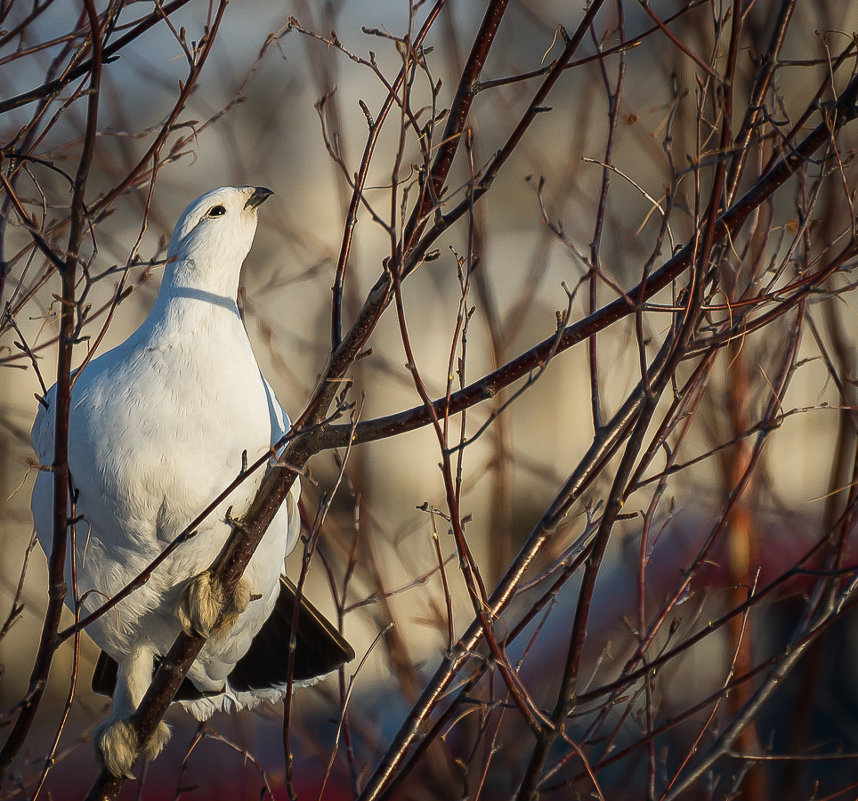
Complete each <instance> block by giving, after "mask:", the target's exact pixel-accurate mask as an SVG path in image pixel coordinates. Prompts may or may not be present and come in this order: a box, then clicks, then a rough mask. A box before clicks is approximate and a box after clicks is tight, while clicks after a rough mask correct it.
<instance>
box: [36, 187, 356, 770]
mask: <svg viewBox="0 0 858 801" xmlns="http://www.w3.org/2000/svg"><path fill="white" fill-rule="evenodd" d="M271 194H272V192H271V190H270V189H265V188H262V187H252V186H242V187H222V188H220V189H215V190H213V191H211V192H208V193H207V194H205V195H203V196H202V197H200V198H198V199H197V200H195V201H194V202H193V203H191V204H190V206H188V208H187V209H186V210H185V211H184V213H183V214H182V216H181V218H180V219H179V221H178V223H177V224H176V227H175V230H174V231H173V235H172V238H171V239H170V247H169V251H168V259H167V266H166V268H165V270H164V276H163V280H162V283H161V288H160V290H159V292H158V296H157V299H156V300H155V305H154V306H153V308H152V311H151V312H150V313H149V316H148V317H147V318H146V320H145V321H144V322H143V324H142V325H141V326H140V327H139V328H138V329H137V330H136V331H135V332H134V333H133V334H132V335H131V336H130V337H129V338H128V339H127V340H125V342H123V343H122V344H121V345H119V346H118V347H116V348H114V349H113V350H111V351H108V352H107V353H105V354H103V355H101V356H99V357H97V358H95V359H93V360H92V361H91V362H90V363H89V364H87V365H86V366H85V367H84V369H83V370H82V371H81V372H80V373H79V374H78V375H76V377H75V381H74V388H73V392H72V405H71V415H70V423H69V468H70V471H71V478H72V485H73V487H74V489H75V491H76V492H77V499H76V500H77V503H76V509H75V511H76V514H77V515H78V516H79V520H78V521H77V523H76V538H75V539H76V550H75V554H74V557H75V560H76V569H77V593H78V596H79V597H80V598H81V599H82V600H81V607H82V609H81V611H82V613H83V614H86V613H88V612H90V611H92V610H93V609H96V608H97V607H98V606H100V605H101V604H102V603H103V602H104V601H105V600H106V599H108V598H110V597H112V596H113V595H114V594H115V593H117V592H118V591H119V590H121V589H122V588H123V587H124V586H125V585H126V584H128V583H129V582H130V581H131V580H132V579H134V578H135V577H136V576H137V575H138V574H139V573H140V572H141V571H142V570H144V568H146V566H147V565H148V564H149V563H150V562H151V561H152V560H153V559H154V558H155V557H157V556H158V555H159V554H160V553H161V552H162V551H163V550H164V548H165V547H166V546H167V545H169V543H170V542H171V541H172V540H173V539H175V537H176V536H177V535H178V534H179V533H180V532H181V531H182V530H183V529H185V528H186V527H187V526H188V524H189V523H191V521H193V520H194V518H195V517H197V515H199V513H200V512H202V511H203V510H204V509H206V507H207V506H209V504H210V503H211V502H212V500H214V499H215V498H216V497H217V495H218V494H219V493H221V492H222V491H223V490H224V489H225V488H226V487H227V486H228V485H229V484H230V482H231V481H233V480H234V479H235V478H236V477H237V476H238V475H239V473H240V472H241V471H242V467H243V465H245V464H247V463H251V464H252V463H253V462H254V461H255V460H257V459H258V458H259V457H261V456H262V455H264V454H265V453H266V451H268V450H270V449H271V446H272V445H273V444H275V443H277V442H278V441H279V440H280V439H281V438H282V437H283V435H284V434H285V433H286V432H287V431H288V430H289V426H290V423H289V418H288V417H287V415H286V413H285V412H284V411H283V409H282V408H281V407H280V404H279V403H278V402H277V398H276V397H275V395H274V391H273V390H272V388H271V386H270V385H269V384H268V382H267V381H266V380H265V378H264V377H263V376H262V374H261V372H260V370H259V367H258V365H257V364H256V359H255V358H254V355H253V351H252V350H251V347H250V342H249V340H248V338H247V333H246V331H245V329H244V325H243V323H242V321H241V318H240V316H239V313H238V307H237V305H236V296H237V292H238V283H239V273H240V271H241V265H242V263H243V262H244V259H245V257H246V256H247V254H248V252H249V250H250V246H251V244H252V242H253V237H254V234H255V232H256V221H257V208H258V207H259V205H260V204H261V203H262V202H263V201H264V200H266V198H268V197H269V196H270V195H271ZM55 396H56V388H55V387H54V388H52V389H51V390H50V391H49V392H48V393H47V395H46V397H45V401H46V403H45V405H44V406H42V407H41V408H40V409H39V413H38V415H37V417H36V421H35V423H34V425H33V431H32V439H33V445H34V447H35V449H36V452H37V454H38V456H39V459H40V462H41V463H42V464H43V465H49V464H50V463H51V462H52V460H53V449H54V444H53V441H54V401H55ZM262 478H263V471H261V470H258V471H256V473H255V474H253V475H251V476H250V477H249V478H248V479H247V480H246V481H244V482H243V483H242V484H241V485H240V486H239V487H237V488H236V489H235V490H234V491H233V492H232V493H231V494H230V495H229V496H228V497H227V498H226V499H225V500H224V501H223V502H222V503H220V504H219V505H218V506H217V507H216V508H215V509H214V510H213V511H212V512H211V513H210V514H209V515H208V516H207V517H206V519H205V521H204V522H203V523H202V524H200V525H199V527H198V533H197V534H196V536H195V537H193V538H192V539H191V540H189V541H188V542H186V543H184V544H182V545H180V546H179V547H178V548H177V549H176V551H175V552H174V553H173V554H172V555H171V556H170V557H169V558H168V559H167V560H166V561H165V562H164V563H163V564H162V565H160V566H159V567H158V568H157V569H156V570H155V571H154V572H153V573H152V576H151V578H150V580H149V581H148V582H147V583H146V584H144V585H143V586H142V587H140V588H139V589H137V590H135V591H134V592H133V593H131V595H130V596H128V597H127V598H126V599H124V600H123V601H121V602H120V603H119V604H118V605H117V606H116V607H115V608H114V609H112V610H110V611H109V612H108V613H107V614H105V615H103V616H102V617H100V618H99V619H98V620H96V621H95V622H94V623H92V624H91V625H90V626H89V627H88V629H87V631H88V632H89V634H90V635H91V636H92V638H93V639H94V640H95V642H96V643H97V644H98V645H99V646H100V647H101V649H102V655H101V659H100V660H99V662H98V665H97V667H96V670H95V675H94V677H93V688H94V689H96V690H97V691H100V692H106V693H107V694H112V695H113V709H112V711H111V713H110V716H109V717H108V719H107V720H106V721H105V722H104V723H103V724H102V725H101V726H100V727H99V729H98V730H97V732H96V737H95V746H96V752H97V754H98V756H99V758H100V760H101V761H102V763H103V764H104V765H105V766H106V767H107V769H108V770H109V771H110V772H111V773H113V774H115V775H128V774H129V773H130V770H131V768H132V767H133V764H134V761H135V760H136V758H137V755H138V752H139V751H141V750H142V752H143V753H144V754H145V755H146V756H147V757H148V758H150V759H151V758H154V757H155V756H157V754H158V753H159V752H160V751H161V749H162V748H163V746H164V744H165V743H166V742H167V740H168V739H169V729H168V728H167V726H166V725H165V724H164V723H161V724H160V726H159V728H158V730H157V731H156V733H155V734H154V735H153V736H152V738H151V739H150V740H149V741H148V742H146V743H142V744H140V743H137V742H136V738H135V736H134V732H133V729H132V728H131V727H130V726H129V725H128V723H127V721H128V718H129V717H130V715H131V714H132V713H133V711H134V710H135V709H136V707H137V705H138V704H139V703H140V700H141V699H142V697H143V695H144V693H145V692H146V689H147V688H148V686H149V684H150V683H151V679H152V674H153V670H154V668H155V667H156V666H157V662H158V659H159V657H161V656H163V655H164V654H166V653H167V651H168V650H169V648H170V646H171V645H172V643H173V641H174V640H175V638H176V636H177V635H178V634H179V632H180V630H181V629H182V628H184V629H185V630H187V631H195V632H197V633H199V634H202V635H204V636H208V637H209V639H208V640H207V641H206V643H205V646H204V647H203V649H202V651H201V652H200V655H199V657H198V658H197V660H196V661H195V662H194V664H193V666H192V667H191V669H190V671H189V673H188V677H187V679H186V681H185V683H184V684H183V686H182V688H181V689H180V690H179V693H178V695H177V699H180V700H179V702H180V703H181V704H182V705H183V706H184V707H185V708H186V709H188V711H190V712H191V713H192V714H194V715H195V716H196V717H197V718H199V719H201V720H203V719H205V718H207V717H209V715H211V714H212V713H213V712H214V711H216V710H218V709H224V710H227V711H229V710H233V709H240V708H243V707H250V706H253V705H255V704H257V703H258V702H259V701H261V700H277V699H280V698H282V697H283V694H284V692H285V690H286V682H287V681H288V676H287V672H288V671H287V664H288V654H289V650H288V649H289V642H290V637H291V630H292V620H293V610H294V607H295V600H296V599H295V592H294V586H293V585H291V584H290V583H289V582H288V581H287V580H286V579H285V576H283V575H282V574H283V572H284V570H285V566H284V559H285V557H286V555H287V554H288V553H289V552H290V551H291V550H292V548H294V547H295V544H296V543H297V541H298V537H299V533H300V529H301V522H300V517H299V514H298V508H297V505H298V499H299V496H300V485H299V483H298V482H297V481H296V482H295V484H294V485H293V487H292V490H291V492H290V494H289V496H288V497H287V499H286V501H285V502H284V504H283V505H282V506H281V508H280V510H279V511H278V513H277V515H276V516H275V518H274V520H273V521H272V523H271V525H270V527H269V528H268V530H267V531H266V533H265V535H264V537H263V538H262V541H261V543H260V544H259V547H258V548H257V550H256V552H255V554H254V555H253V558H252V559H251V560H250V563H249V564H248V566H247V569H246V570H245V572H244V576H243V578H242V580H241V582H240V584H239V587H238V590H237V591H236V593H235V598H234V600H233V603H232V606H231V607H230V608H229V609H224V608H223V602H222V600H221V599H220V597H219V594H218V590H219V588H218V587H217V586H216V585H214V584H213V583H212V582H211V580H210V578H211V577H210V574H209V573H208V572H207V571H208V568H209V567H210V566H211V564H212V562H213V561H214V559H215V557H217V555H218V554H219V553H220V551H221V549H222V548H223V545H224V543H225V542H226V539H227V537H228V535H229V532H230V524H229V522H228V519H227V518H228V516H229V515H228V510H230V508H231V511H230V513H229V514H231V515H232V517H233V518H235V517H240V516H241V514H242V513H243V512H244V511H245V510H246V509H247V508H248V506H249V505H250V502H251V500H252V499H253V496H254V494H255V492H256V490H257V488H258V486H259V484H260V482H261V480H262ZM52 498H53V479H52V475H51V474H50V473H49V472H46V471H41V472H40V473H39V476H38V478H37V480H36V485H35V488H34V489H33V498H32V509H33V516H34V519H35V523H36V529H37V532H38V535H39V539H40V541H41V542H42V544H43V546H44V547H45V548H46V550H47V549H48V548H50V542H51V537H52V531H51V508H52ZM69 551H71V549H69ZM70 560H71V554H70V558H69V565H67V580H68V581H69V587H71V574H70V572H69V568H70ZM222 612H224V613H225V614H224V617H223V618H221V621H222V622H221V624H220V625H219V626H217V627H216V628H213V627H214V624H215V621H216V620H217V619H218V616H219V615H220V613H222ZM224 621H226V623H224ZM296 636H297V650H296V655H295V670H294V673H293V679H295V680H299V681H300V680H309V679H312V678H314V677H315V676H318V675H322V674H324V673H327V672H330V671H331V670H334V669H335V668H337V667H338V666H339V665H341V664H343V663H344V662H346V661H348V660H349V659H351V658H353V656H354V651H353V650H352V649H351V647H350V646H349V644H348V643H347V642H346V641H345V640H344V639H343V638H342V637H341V636H340V635H339V634H338V633H337V631H336V630H335V629H334V628H333V627H332V626H331V625H330V624H329V623H328V622H327V621H326V620H324V618H322V617H321V615H319V614H318V612H316V610H315V609H313V607H312V606H311V605H309V604H308V603H306V602H303V601H302V602H301V604H300V608H299V612H298V627H297V631H296Z"/></svg>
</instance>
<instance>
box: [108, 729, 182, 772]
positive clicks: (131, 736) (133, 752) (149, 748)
mask: <svg viewBox="0 0 858 801" xmlns="http://www.w3.org/2000/svg"><path fill="white" fill-rule="evenodd" d="M169 740H170V727H169V726H168V725H167V724H166V723H164V721H163V720H162V721H161V722H160V723H159V724H158V726H157V728H156V729H155V731H154V732H153V734H152V736H151V737H150V738H149V739H148V740H147V741H146V744H145V745H144V746H143V748H142V749H140V747H139V744H138V741H137V732H135V731H134V727H133V726H132V725H131V724H130V723H129V722H128V721H127V720H113V721H111V720H110V719H108V720H106V721H105V722H104V723H102V724H101V726H99V727H98V728H97V729H96V730H95V753H96V756H97V757H98V761H99V762H100V763H101V764H102V765H103V766H104V767H105V768H107V770H108V771H109V772H110V773H112V774H113V775H114V776H125V778H127V779H133V778H134V775H133V774H132V773H131V768H133V767H134V763H135V762H136V761H137V757H138V755H139V753H140V752H141V750H142V753H143V756H144V757H146V759H149V760H152V759H155V757H156V756H158V754H160V753H161V751H162V750H163V748H164V746H165V745H166V744H167V743H168V742H169Z"/></svg>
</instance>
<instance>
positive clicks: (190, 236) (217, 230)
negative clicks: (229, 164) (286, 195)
mask: <svg viewBox="0 0 858 801" xmlns="http://www.w3.org/2000/svg"><path fill="white" fill-rule="evenodd" d="M272 194H274V193H273V192H272V191H271V190H270V189H266V188H265V187H261V186H222V187H220V188H219V189H213V190H212V191H211V192H206V194H204V195H202V196H201V197H198V198H197V199H196V200H195V201H193V203H191V204H190V205H189V206H188V207H187V208H186V209H185V211H184V212H183V213H182V216H181V217H180V218H179V221H178V222H177V223H176V227H175V228H174V229H173V236H172V237H171V238H170V248H169V251H168V265H167V274H166V275H165V278H169V279H171V282H175V283H177V284H179V285H183V286H192V287H196V288H199V289H206V290H210V291H214V292H218V291H220V292H224V293H227V292H230V291H231V290H232V288H233V287H235V288H237V287H238V273H239V271H240V268H241V264H242V262H243V261H244V259H245V257H246V256H247V254H248V252H249V251H250V246H251V245H252V244H253V236H254V234H255V233H256V211H257V208H258V207H259V205H260V204H261V203H263V202H264V201H265V200H266V199H267V198H268V197H270V196H271V195H272Z"/></svg>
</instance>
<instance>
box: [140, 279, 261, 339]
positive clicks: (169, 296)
mask: <svg viewBox="0 0 858 801" xmlns="http://www.w3.org/2000/svg"><path fill="white" fill-rule="evenodd" d="M237 294H238V270H236V271H235V277H234V279H233V278H232V277H231V276H230V277H224V276H223V275H211V274H209V275H204V274H203V273H202V272H201V271H199V270H197V269H196V268H195V267H194V265H193V264H190V265H189V264H187V263H186V262H175V263H173V264H168V266H167V269H166V270H165V272H164V278H163V280H162V282H161V288H160V289H159V290H158V296H157V298H156V299H155V304H154V306H153V307H152V311H151V312H149V316H148V318H147V320H146V322H147V324H148V327H149V328H150V330H152V333H153V334H157V333H160V334H162V335H165V336H169V337H179V336H182V335H187V336H190V337H194V336H197V335H200V334H203V333H206V334H208V333H210V332H211V331H212V330H218V331H221V332H223V334H224V335H226V336H235V335H236V333H238V332H241V333H242V334H243V333H244V324H243V323H242V321H241V317H240V315H239V312H238V305H237V304H236V296H237Z"/></svg>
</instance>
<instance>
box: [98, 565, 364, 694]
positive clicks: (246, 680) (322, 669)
mask: <svg viewBox="0 0 858 801" xmlns="http://www.w3.org/2000/svg"><path fill="white" fill-rule="evenodd" d="M296 591H297V590H296V587H295V585H294V584H293V583H292V582H291V581H289V580H288V579H287V578H285V577H283V576H281V577H280V594H279V595H278V596H277V601H276V602H275V604H274V610H273V611H272V612H271V615H270V616H269V618H268V620H266V621H265V623H264V624H263V626H262V628H261V629H260V630H259V633H258V634H257V635H256V637H254V638H253V642H252V643H251V645H250V648H249V650H248V651H247V653H246V654H245V655H244V656H243V657H242V658H241V659H240V660H239V661H238V663H237V664H236V666H235V667H234V668H233V670H232V673H230V674H229V683H230V685H231V686H232V688H233V689H235V690H238V691H247V690H251V689H264V688H267V687H274V686H276V685H278V684H285V683H286V682H287V681H288V678H289V677H288V671H289V643H290V641H291V637H292V617H293V614H294V611H295V604H296V602H297V597H296ZM295 641H296V647H295V670H294V673H293V679H294V680H295V681H306V680H308V679H313V678H315V677H316V676H324V675H325V674H326V673H330V672H331V671H332V670H336V669H337V668H338V667H339V666H340V665H342V664H344V663H345V662H349V661H350V660H352V659H354V656H355V652H354V649H353V648H352V647H351V645H349V644H348V642H347V641H346V640H345V639H344V638H343V636H342V635H341V634H340V633H339V632H338V631H337V630H336V629H335V628H334V627H333V626H332V625H331V624H330V622H329V621H328V620H326V619H325V617H324V616H323V615H322V613H321V612H319V610H318V609H316V607H315V606H313V604H311V603H310V602H309V601H308V600H307V599H306V598H301V603H300V606H299V608H298V628H297V631H296V632H295ZM116 672H117V664H116V662H115V660H113V659H112V658H111V657H109V656H108V655H107V654H106V653H104V651H102V652H101V655H100V656H99V657H98V663H97V664H96V666H95V672H94V673H93V674H92V689H93V690H94V691H95V692H97V693H101V694H102V695H113V691H114V689H115V688H116ZM205 695H211V693H203V692H201V691H200V690H198V689H197V688H196V687H195V686H194V685H193V683H192V682H191V681H190V680H189V679H185V680H184V681H183V682H182V685H181V687H179V691H178V693H176V700H177V701H190V700H194V699H196V698H202V697H204V696H205Z"/></svg>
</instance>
